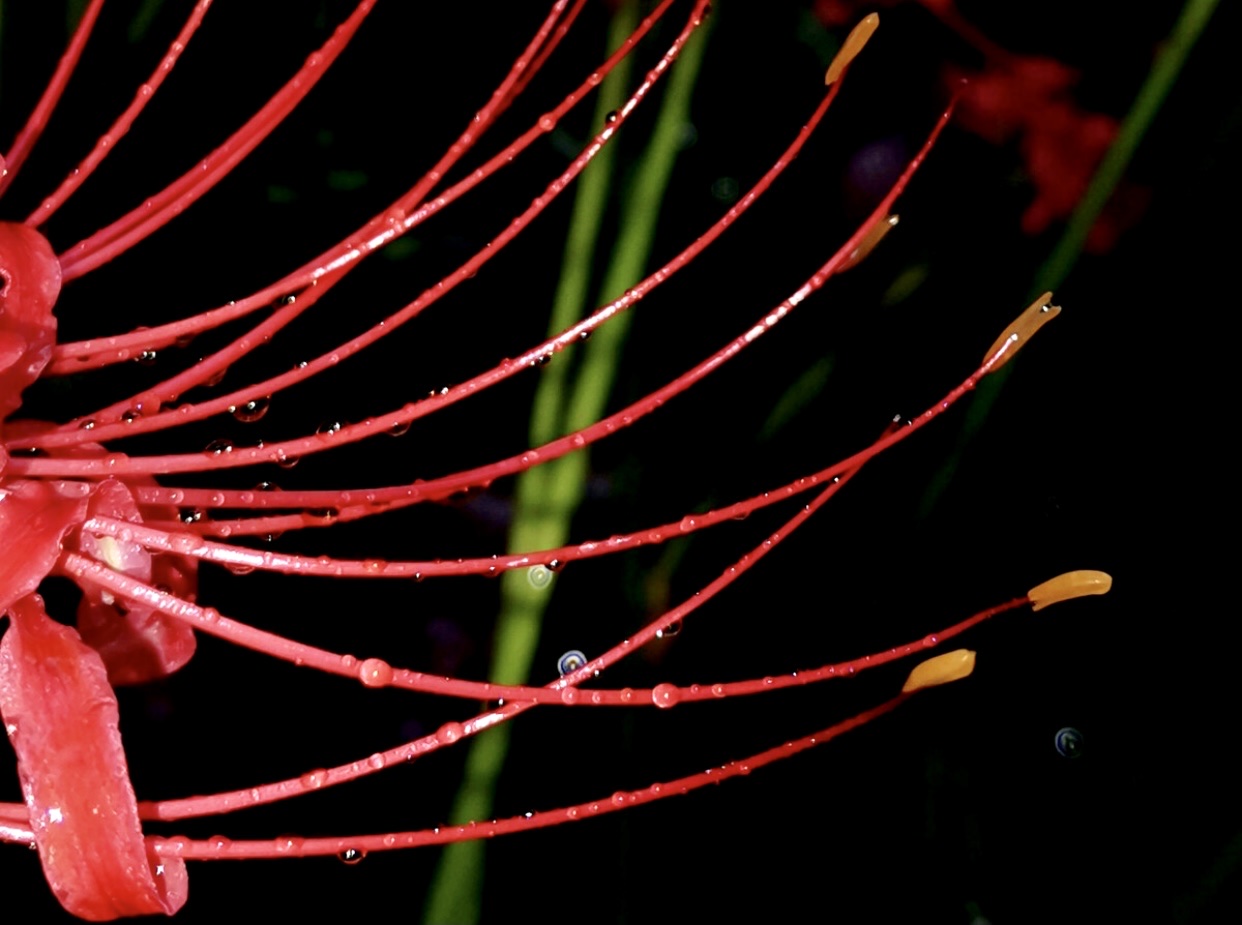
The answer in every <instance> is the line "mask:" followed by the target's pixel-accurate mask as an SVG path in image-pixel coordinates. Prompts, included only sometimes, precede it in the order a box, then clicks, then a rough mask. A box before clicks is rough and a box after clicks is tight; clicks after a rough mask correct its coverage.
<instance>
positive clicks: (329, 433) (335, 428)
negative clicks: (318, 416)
mask: <svg viewBox="0 0 1242 925" xmlns="http://www.w3.org/2000/svg"><path fill="white" fill-rule="evenodd" d="M343 426H344V425H343V424H341V422H340V421H324V422H323V423H321V424H320V425H319V426H318V427H316V428H315V436H317V437H319V438H321V439H323V440H331V439H332V438H333V437H335V436H336V435H337V434H338V433H340V431H341V428H342V427H343Z"/></svg>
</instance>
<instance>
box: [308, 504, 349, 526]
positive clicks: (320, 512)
mask: <svg viewBox="0 0 1242 925" xmlns="http://www.w3.org/2000/svg"><path fill="white" fill-rule="evenodd" d="M340 516H341V512H340V511H338V510H337V509H336V508H334V507H317V508H313V509H312V510H309V511H307V512H306V519H307V520H308V521H310V522H311V523H316V524H330V523H332V522H333V521H335V520H336V519H337V518H338V517H340Z"/></svg>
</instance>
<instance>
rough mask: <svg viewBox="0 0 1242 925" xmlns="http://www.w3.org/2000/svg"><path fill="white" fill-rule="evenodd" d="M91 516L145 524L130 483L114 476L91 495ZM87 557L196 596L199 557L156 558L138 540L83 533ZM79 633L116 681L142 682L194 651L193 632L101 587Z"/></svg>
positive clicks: (84, 607) (84, 611) (83, 610)
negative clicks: (117, 598)
mask: <svg viewBox="0 0 1242 925" xmlns="http://www.w3.org/2000/svg"><path fill="white" fill-rule="evenodd" d="M87 515H88V516H96V515H99V516H103V517H111V518H114V519H116V520H128V521H130V522H131V523H142V517H141V515H140V514H139V513H138V505H137V503H136V502H135V501H134V497H133V495H132V494H131V493H130V490H129V488H128V487H127V486H125V485H124V484H122V483H121V482H118V481H116V480H115V479H108V480H107V481H105V482H102V483H101V484H100V485H99V487H98V488H97V489H96V491H95V493H94V494H93V495H92V496H91V499H90V502H89V504H88V506H87ZM78 548H79V549H80V550H81V552H82V554H83V555H87V556H90V557H91V558H93V559H98V560H99V561H100V562H104V563H107V564H108V565H109V566H111V567H112V568H114V569H115V570H117V571H118V572H124V573H125V574H126V575H130V576H132V577H134V578H137V579H138V580H140V581H142V582H145V583H147V584H150V583H152V582H154V583H155V584H157V585H163V586H164V587H165V588H167V590H169V591H171V592H172V593H173V594H176V595H177V596H178V597H183V598H185V597H186V596H187V595H188V599H190V600H193V596H194V591H195V587H196V580H195V579H196V574H197V564H198V563H197V560H195V559H187V558H186V557H184V556H172V555H159V556H154V557H153V556H152V555H151V554H150V553H149V552H147V551H146V550H145V549H143V548H142V547H141V546H140V545H138V544H137V543H134V542H132V541H126V540H123V539H117V538H113V537H110V536H102V537H96V536H92V535H91V534H89V533H85V532H84V533H82V534H81V535H80V537H79V538H78ZM78 632H79V633H81V634H82V641H83V642H85V643H86V644H87V645H89V646H90V647H91V648H92V649H94V650H95V651H96V652H98V653H99V654H100V655H101V656H102V657H103V660H104V664H105V665H106V666H107V667H108V680H109V681H111V682H112V683H113V684H142V683H144V682H146V681H150V680H152V679H154V678H162V677H164V676H166V675H169V674H172V672H174V671H176V670H177V669H178V668H180V667H181V666H182V665H184V664H185V663H186V662H188V661H189V660H190V657H191V656H192V655H193V654H194V647H195V639H194V631H193V630H192V629H190V627H189V626H187V625H186V624H184V623H182V622H180V621H178V620H174V619H173V618H172V617H169V616H166V615H165V614H162V613H160V612H159V611H158V610H155V609H153V608H151V607H148V606H147V605H145V604H142V603H139V602H136V601H124V602H122V601H117V600H115V599H114V598H112V596H111V595H110V594H106V593H105V592H103V591H100V590H98V589H91V590H88V591H87V592H86V594H85V596H84V597H83V598H82V603H81V604H80V605H79V606H78Z"/></svg>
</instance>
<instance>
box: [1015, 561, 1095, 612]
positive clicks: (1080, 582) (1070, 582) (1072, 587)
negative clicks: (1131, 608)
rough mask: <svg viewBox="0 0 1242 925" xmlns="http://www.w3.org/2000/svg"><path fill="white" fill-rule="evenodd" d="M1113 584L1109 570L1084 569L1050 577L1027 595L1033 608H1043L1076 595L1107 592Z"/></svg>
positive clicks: (1068, 599) (1070, 599)
mask: <svg viewBox="0 0 1242 925" xmlns="http://www.w3.org/2000/svg"><path fill="white" fill-rule="evenodd" d="M1112 586H1113V576H1112V575H1110V574H1108V572H1097V571H1095V570H1094V569H1082V570H1080V571H1077V572H1066V573H1065V574H1064V575H1058V576H1057V577H1056V578H1050V579H1049V580H1048V581H1045V582H1044V583H1043V584H1042V585H1036V586H1035V587H1034V588H1031V590H1030V591H1028V592H1027V594H1026V596H1027V598H1028V599H1029V600H1030V602H1031V609H1032V610H1043V609H1044V608H1045V607H1048V606H1050V605H1052V604H1059V603H1061V601H1072V600H1073V599H1074V598H1076V597H1086V596H1087V595H1088V594H1107V593H1108V591H1109V589H1110V588H1111V587H1112Z"/></svg>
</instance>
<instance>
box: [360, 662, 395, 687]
mask: <svg viewBox="0 0 1242 925" xmlns="http://www.w3.org/2000/svg"><path fill="white" fill-rule="evenodd" d="M358 677H359V678H361V679H362V683H363V684H365V685H366V686H367V687H387V686H388V685H389V684H391V683H392V666H391V665H389V664H388V663H387V662H386V661H384V660H383V659H380V658H368V659H367V660H366V661H364V662H363V663H362V664H361V665H360V666H358Z"/></svg>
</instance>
